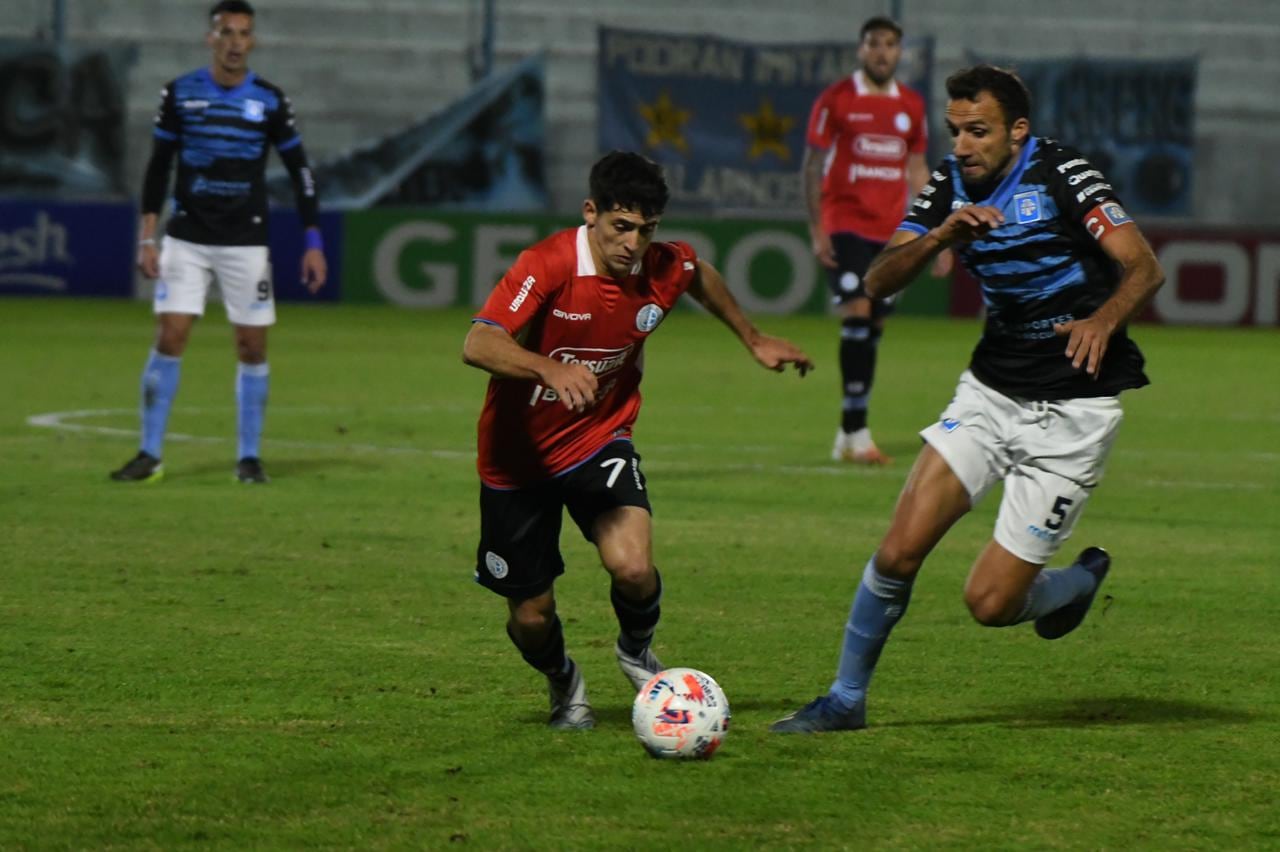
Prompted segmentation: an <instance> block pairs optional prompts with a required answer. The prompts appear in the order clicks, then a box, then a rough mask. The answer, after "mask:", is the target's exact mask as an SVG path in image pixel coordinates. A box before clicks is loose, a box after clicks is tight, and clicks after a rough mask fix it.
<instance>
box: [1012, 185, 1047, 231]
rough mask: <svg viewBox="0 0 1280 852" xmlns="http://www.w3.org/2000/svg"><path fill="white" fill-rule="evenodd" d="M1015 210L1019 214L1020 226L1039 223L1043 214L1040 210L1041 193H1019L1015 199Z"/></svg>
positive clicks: (1033, 191)
mask: <svg viewBox="0 0 1280 852" xmlns="http://www.w3.org/2000/svg"><path fill="white" fill-rule="evenodd" d="M1013 209H1014V212H1015V213H1016V214H1017V218H1018V224H1019V225H1026V224H1029V223H1031V222H1039V221H1040V218H1041V213H1042V211H1041V209H1040V193H1039V192H1037V191H1035V190H1032V191H1031V192H1019V193H1018V194H1017V195H1015V196H1014V197H1013Z"/></svg>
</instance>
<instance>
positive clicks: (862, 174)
mask: <svg viewBox="0 0 1280 852" xmlns="http://www.w3.org/2000/svg"><path fill="white" fill-rule="evenodd" d="M859 178H862V179H863V180H887V181H894V182H897V181H900V180H902V169H900V168H898V167H897V166H868V165H867V164H865V163H853V164H852V165H850V166H849V183H857V182H858V179H859Z"/></svg>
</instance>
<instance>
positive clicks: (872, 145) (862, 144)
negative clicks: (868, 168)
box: [853, 133, 907, 160]
mask: <svg viewBox="0 0 1280 852" xmlns="http://www.w3.org/2000/svg"><path fill="white" fill-rule="evenodd" d="M853 150H854V151H855V152H857V153H858V154H861V155H862V156H864V157H870V158H871V159H873V160H901V159H902V158H903V157H905V156H906V155H907V143H906V142H904V141H903V140H902V139H900V138H898V137H897V136H886V135H884V134H882V133H859V134H858V135H857V136H856V137H854V140H853Z"/></svg>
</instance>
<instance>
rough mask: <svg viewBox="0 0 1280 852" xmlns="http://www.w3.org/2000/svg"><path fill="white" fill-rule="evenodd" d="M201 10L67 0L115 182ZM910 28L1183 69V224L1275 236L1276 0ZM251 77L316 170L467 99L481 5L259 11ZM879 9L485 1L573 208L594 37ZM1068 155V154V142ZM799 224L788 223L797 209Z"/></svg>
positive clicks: (952, 40)
mask: <svg viewBox="0 0 1280 852" xmlns="http://www.w3.org/2000/svg"><path fill="white" fill-rule="evenodd" d="M209 5H211V2H210V0H198V2H193V0H111V2H102V0H67V6H68V11H69V33H70V36H71V38H72V39H74V40H77V41H96V42H117V43H118V42H133V43H137V44H138V45H139V46H140V48H141V51H140V58H139V62H138V65H137V66H136V67H135V68H134V69H133V74H132V77H131V81H130V100H129V103H130V107H129V125H130V128H129V138H130V139H131V140H136V144H133V145H131V149H130V161H129V164H128V171H129V175H130V181H131V185H137V184H138V182H139V180H140V175H141V171H142V167H143V164H144V162H145V159H146V154H147V150H148V147H149V141H148V140H149V131H148V127H149V124H150V120H151V115H152V113H153V111H154V108H155V104H156V101H157V97H158V92H159V89H160V86H161V85H162V84H163V83H164V82H165V81H166V80H168V79H170V78H172V77H174V76H176V75H177V74H178V73H179V72H181V71H184V70H186V69H189V68H192V67H195V66H198V65H201V64H203V63H204V62H206V61H207V57H208V54H207V51H206V50H205V48H204V47H203V44H202V42H201V38H202V35H203V27H204V24H203V16H204V14H205V12H206V11H207V9H208V7H209ZM899 5H900V7H901V9H902V12H903V18H904V21H903V22H904V24H905V25H906V26H907V27H908V29H909V31H911V32H914V33H919V34H925V33H928V34H932V35H933V36H934V37H935V39H936V57H935V59H936V71H937V73H936V74H935V80H936V82H935V91H933V92H931V93H930V98H931V100H932V102H933V107H934V109H939V108H940V106H941V103H942V92H941V81H942V79H943V78H944V77H945V76H946V74H947V73H949V72H950V71H952V70H954V69H955V68H958V67H960V66H961V65H963V64H964V63H965V60H966V56H967V55H968V54H969V53H970V52H973V53H977V54H985V55H1007V56H1013V57H1021V58H1034V57H1036V56H1048V55H1053V56H1061V55H1084V56H1098V57H1108V58H1165V57H1186V56H1198V57H1199V58H1200V77H1199V88H1198V91H1197V95H1196V110H1197V112H1196V128H1197V129H1196V163H1195V166H1196V177H1195V196H1194V202H1193V206H1194V211H1195V214H1194V217H1193V218H1194V219H1195V221H1197V222H1202V223H1215V224H1234V225H1275V224H1280V194H1278V193H1276V192H1275V191H1274V189H1273V187H1275V186H1277V185H1280V165H1278V164H1277V160H1276V158H1275V157H1274V156H1273V155H1272V151H1274V150H1276V149H1277V148H1278V147H1280V99H1277V98H1276V97H1275V94H1274V93H1275V92H1277V91H1280V52H1277V51H1276V50H1275V49H1274V46H1275V45H1276V44H1280V6H1278V5H1277V3H1276V2H1275V0H1224V2H1222V3H1218V4H1206V3H1203V2H1202V0H1128V2H1125V3H1115V2H1110V0H1076V2H1073V3H1070V4H1066V3H1046V2H1026V0H987V2H980V0H970V2H967V3H964V4H958V3H955V2H953V0H901V2H900V4H899ZM0 6H2V8H0V37H24V36H29V35H31V34H32V33H33V32H34V30H35V26H36V24H37V22H39V21H43V20H47V18H48V9H49V6H50V0H5V2H4V3H3V4H0ZM257 6H258V9H259V12H258V18H259V20H258V31H259V50H260V52H259V53H258V54H256V55H255V58H254V63H253V65H254V67H255V69H256V70H258V71H259V73H261V74H262V75H263V76H264V77H266V78H267V79H269V80H271V81H273V82H275V83H277V84H279V85H280V86H282V87H284V89H285V90H286V91H288V92H289V93H290V96H291V97H292V99H293V101H294V104H295V106H296V107H297V108H298V112H299V123H300V126H301V128H302V131H303V134H304V137H305V138H306V140H307V144H308V148H309V150H310V152H311V154H312V156H313V157H324V156H326V155H328V154H332V153H336V152H338V151H341V150H343V149H344V148H347V147H349V146H351V145H353V144H355V143H356V142H358V141H361V140H363V139H366V138H369V137H371V136H376V135H379V134H381V133H384V132H387V131H388V130H392V129H395V128H398V127H400V126H403V125H405V124H407V123H409V122H411V121H413V120H414V119H416V118H419V117H421V116H422V115H424V114H427V113H429V112H431V111H433V110H435V109H437V108H439V107H441V106H443V105H444V104H446V103H447V102H448V101H450V100H451V99H452V98H454V97H456V96H457V95H459V94H461V93H462V92H463V91H465V90H466V89H467V87H468V85H469V80H470V75H469V70H468V69H469V67H470V62H471V59H472V56H473V50H474V47H473V46H474V45H475V44H476V43H477V42H478V40H479V35H480V31H481V9H482V0H368V2H365V3H362V4H358V5H357V4H353V3H350V2H345V0H261V2H258V3H257ZM888 6H889V4H888V3H887V2H852V1H851V0H806V2H804V3H801V4H779V3H778V2H777V0H648V2H646V3H634V2H630V0H595V2H593V3H590V4H580V3H577V2H576V0H497V17H498V30H497V40H496V59H497V64H498V65H499V66H500V67H501V66H505V65H509V64H512V63H514V62H515V61H517V60H518V59H520V58H523V57H525V56H527V55H529V54H530V53H533V52H536V51H546V52H547V54H548V56H549V67H548V88H549V95H550V98H549V106H548V116H547V117H548V136H549V138H548V154H549V168H550V172H549V179H550V182H551V190H552V197H553V200H554V203H555V206H556V207H557V208H558V209H561V210H570V209H573V208H575V207H576V206H577V204H578V202H579V200H580V198H581V196H582V194H583V191H584V184H585V171H586V165H587V164H588V163H589V162H590V161H591V160H592V159H593V158H594V156H595V155H596V153H597V152H596V124H595V122H596V109H595V97H596V86H595V61H596V56H595V54H596V32H595V30H596V26H597V25H599V24H609V25H613V26H626V27H634V28H647V29H654V30H671V31H684V32H691V31H692V32H711V33H715V34H718V35H722V36H726V37H731V38H743V39H752V40H759V41H786V40H804V39H824V40H829V39H832V38H841V37H848V38H850V39H852V38H856V34H857V27H858V25H859V24H860V23H861V21H862V20H863V19H864V18H865V17H867V16H868V15H871V14H875V13H878V12H882V11H884V10H885V9H887V8H888ZM1068 141H1069V140H1068ZM796 213H797V215H799V211H796Z"/></svg>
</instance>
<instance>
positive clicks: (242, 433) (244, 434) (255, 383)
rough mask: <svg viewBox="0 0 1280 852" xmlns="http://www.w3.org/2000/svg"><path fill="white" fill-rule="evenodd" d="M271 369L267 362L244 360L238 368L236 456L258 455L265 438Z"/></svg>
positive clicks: (241, 457)
mask: <svg viewBox="0 0 1280 852" xmlns="http://www.w3.org/2000/svg"><path fill="white" fill-rule="evenodd" d="M270 381H271V370H270V369H269V368H268V367H267V365H266V363H265V362H264V363H262V364H245V363H241V364H240V366H239V367H238V368H237V370H236V405H237V406H238V407H239V416H238V417H237V418H236V437H237V438H238V441H239V446H238V449H237V455H236V458H237V459H243V458H248V457H250V456H253V457H255V458H256V457H257V456H258V442H259V440H260V439H261V438H262V423H263V421H264V420H266V417H267V386H268V385H269V384H270Z"/></svg>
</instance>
